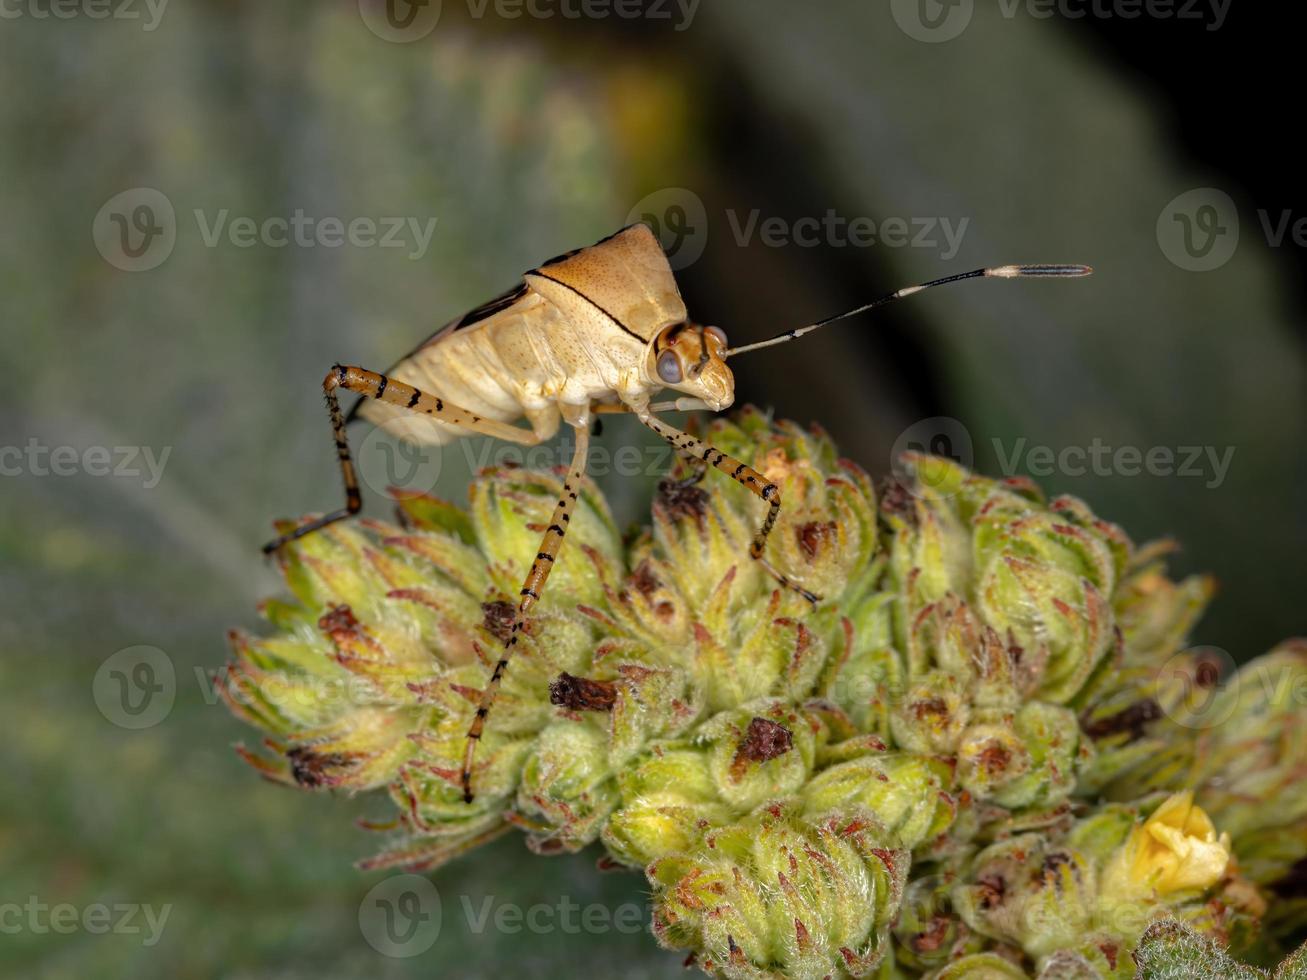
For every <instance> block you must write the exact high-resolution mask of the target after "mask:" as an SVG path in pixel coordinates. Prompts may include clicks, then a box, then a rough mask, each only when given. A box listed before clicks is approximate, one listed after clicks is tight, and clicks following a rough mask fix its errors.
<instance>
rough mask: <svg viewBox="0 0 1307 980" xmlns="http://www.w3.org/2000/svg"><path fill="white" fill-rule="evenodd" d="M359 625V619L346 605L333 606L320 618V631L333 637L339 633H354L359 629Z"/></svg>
mask: <svg viewBox="0 0 1307 980" xmlns="http://www.w3.org/2000/svg"><path fill="white" fill-rule="evenodd" d="M358 625H359V621H358V619H357V618H356V617H355V616H354V613H353V611H352V610H351V609H350V608H349V606H346V605H339V606H332V607H331V608H330V609H328V610H327V611H326V612H325V613H323V614H322V615H321V616H320V617H318V629H320V630H322V631H323V632H324V633H327V634H329V635H331V636H334V635H335V634H337V633H352V632H353V631H354V630H356V629H358Z"/></svg>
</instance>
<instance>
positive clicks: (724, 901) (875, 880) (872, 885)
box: [649, 804, 908, 980]
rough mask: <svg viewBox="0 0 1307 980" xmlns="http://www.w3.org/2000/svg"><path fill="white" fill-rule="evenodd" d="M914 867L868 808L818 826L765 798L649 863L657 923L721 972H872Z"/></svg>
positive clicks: (671, 943) (670, 940)
mask: <svg viewBox="0 0 1307 980" xmlns="http://www.w3.org/2000/svg"><path fill="white" fill-rule="evenodd" d="M907 867H908V855H907V853H906V852H904V851H896V850H887V849H885V848H883V847H880V846H879V834H878V832H877V828H876V827H875V822H874V820H873V818H872V817H871V816H870V815H869V814H866V813H862V812H860V811H858V810H856V809H851V810H848V811H845V812H843V813H839V814H830V815H828V816H827V817H826V818H824V819H823V820H821V821H820V822H817V823H812V822H808V821H805V820H803V819H801V818H800V817H799V816H798V814H797V813H796V811H795V810H794V809H793V808H792V807H787V806H784V805H780V804H769V805H767V806H765V807H762V808H760V809H759V810H757V811H755V812H754V813H753V814H751V815H750V816H749V817H747V818H745V819H744V820H742V821H740V822H739V823H736V824H732V825H730V826H728V827H724V828H720V829H716V830H713V831H710V832H709V833H708V834H707V835H706V837H705V838H704V840H703V843H702V845H701V846H700V847H699V848H698V849H696V850H695V851H692V852H689V853H686V854H678V855H673V856H670V857H667V858H664V859H662V860H660V861H658V862H656V863H655V864H654V865H652V866H651V867H650V869H649V880H650V882H651V883H652V884H653V886H654V902H655V908H654V931H655V934H656V935H657V936H658V939H659V941H660V942H661V943H662V944H663V945H664V946H668V947H671V948H673V949H687V948H688V949H692V950H695V951H696V954H697V957H698V961H699V965H700V966H701V967H702V968H703V969H704V970H705V971H707V972H709V973H713V974H715V975H719V976H723V977H729V978H735V977H777V978H780V977H785V978H790V980H807V978H811V980H819V978H823V977H834V976H866V975H867V974H868V973H870V972H871V971H872V970H873V969H874V968H875V967H876V966H877V965H878V964H879V963H880V962H881V960H882V959H883V958H884V956H885V954H886V950H887V948H888V944H889V923H890V922H891V921H892V919H893V917H894V914H895V912H896V911H897V910H898V906H899V901H900V898H901V895H902V890H903V882H904V880H905V878H906V875H907Z"/></svg>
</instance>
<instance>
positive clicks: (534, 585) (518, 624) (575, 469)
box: [462, 418, 590, 803]
mask: <svg viewBox="0 0 1307 980" xmlns="http://www.w3.org/2000/svg"><path fill="white" fill-rule="evenodd" d="M569 421H571V420H569ZM572 431H573V432H574V433H575V434H576V448H575V449H574V450H573V451H572V465H571V467H570V468H569V469H568V471H567V477H566V478H565V479H564V480H563V492H562V494H561V495H560V496H559V498H558V503H557V504H556V505H555V507H554V516H553V517H552V518H551V519H550V521H549V527H548V529H547V530H546V531H545V536H544V538H543V539H542V540H541V542H540V550H539V551H538V552H537V553H536V556H535V560H534V561H532V562H531V570H530V571H529V572H528V573H527V576H526V581H525V582H523V583H522V591H521V592H520V593H518V600H517V612H516V614H515V615H514V616H513V625H512V627H511V629H510V630H509V634H508V639H507V640H505V641H504V648H503V650H502V651H501V652H500V655H499V661H498V662H497V663H496V664H495V669H494V671H493V673H491V675H490V680H489V682H487V684H486V686H485V688H484V689H483V690H482V691H481V700H480V702H479V703H478V704H477V710H476V715H475V716H474V717H473V719H472V726H471V727H470V728H469V729H468V730H467V746H466V747H465V748H464V751H463V772H462V781H463V800H464V801H465V802H467V803H471V802H472V800H473V798H474V796H473V793H472V764H473V761H474V759H475V756H476V748H477V743H478V742H480V741H481V736H482V735H483V734H484V732H485V727H486V718H487V716H488V715H489V714H490V709H491V708H492V707H494V704H495V698H496V697H497V696H498V694H499V686H500V685H501V684H502V683H503V681H504V672H505V671H506V670H507V669H508V662H509V660H510V659H511V658H512V656H513V647H515V646H517V641H518V638H519V636H520V634H521V632H522V627H523V625H524V624H525V622H526V615H527V613H528V612H530V611H531V607H532V606H534V605H535V604H536V603H537V602H539V601H540V595H541V593H542V592H543V591H544V588H545V582H547V581H548V580H549V573H550V572H551V571H553V568H554V562H556V561H557V560H558V552H559V549H560V548H562V546H563V538H564V537H565V536H566V534H567V526H568V524H569V523H571V520H572V510H573V508H575V506H576V495H577V492H578V491H579V490H580V488H581V479H582V477H583V476H584V475H585V463H586V456H587V454H588V453H589V450H590V423H589V419H588V418H582V419H580V420H577V421H573V422H572Z"/></svg>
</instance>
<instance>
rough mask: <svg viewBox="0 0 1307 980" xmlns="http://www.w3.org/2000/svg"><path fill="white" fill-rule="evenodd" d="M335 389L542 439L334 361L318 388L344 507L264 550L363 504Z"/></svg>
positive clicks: (494, 431)
mask: <svg viewBox="0 0 1307 980" xmlns="http://www.w3.org/2000/svg"><path fill="white" fill-rule="evenodd" d="M337 388H344V389H345V390H347V391H354V392H358V393H359V394H361V395H365V396H367V397H369V398H376V399H379V400H381V401H384V402H388V403H389V404H391V405H398V406H400V407H401V408H407V409H409V410H411V411H413V412H417V413H419V414H425V415H430V416H432V417H433V418H437V419H439V420H440V421H441V422H447V423H449V424H450V425H454V426H458V427H459V428H460V429H467V430H469V431H471V432H478V433H481V434H482V435H487V436H493V437H495V438H496V439H503V440H506V441H508V442H515V443H518V444H519V445H523V446H531V445H535V444H536V443H538V442H540V440H541V438H542V434H540V433H538V432H535V431H532V430H530V429H523V428H519V427H518V426H516V425H509V424H508V423H506V422H499V421H496V420H495V419H487V418H482V417H481V416H479V415H476V414H474V413H472V412H469V411H468V410H467V409H464V408H459V407H458V406H457V405H453V404H450V403H449V402H447V401H444V400H443V399H441V398H438V397H437V396H435V395H428V394H427V393H426V392H423V391H419V390H418V389H417V388H414V387H413V386H412V385H410V384H405V383H404V382H403V381H395V380H393V379H391V378H387V377H386V376H385V375H384V374H377V372H375V371H368V370H365V369H364V368H360V367H344V366H343V365H340V364H337V365H336V366H335V367H333V368H332V369H331V371H330V372H328V374H327V376H326V378H324V379H323V381H322V391H323V393H324V394H325V395H326V397H327V411H328V413H329V414H330V415H331V432H332V435H333V436H334V437H335V439H336V458H337V459H339V460H340V475H341V478H342V479H343V480H344V481H345V506H344V507H342V508H340V509H339V510H333V511H332V512H331V513H329V514H324V515H322V516H321V517H319V518H317V519H315V520H312V521H309V522H308V523H307V524H302V525H300V526H299V527H297V528H295V530H293V531H290V532H289V533H287V534H283V535H282V536H281V537H279V538H277V539H276V540H275V541H269V542H268V543H267V544H265V545H264V546H263V552H264V554H270V553H272V552H274V551H276V550H277V549H278V548H280V547H281V546H282V545H284V544H285V543H286V542H288V541H294V540H295V539H296V538H302V537H304V535H306V534H311V533H312V532H314V531H317V530H318V529H320V528H324V527H326V526H327V525H328V524H334V523H335V522H336V521H340V520H344V519H345V518H346V517H349V516H350V515H352V514H357V513H358V512H359V510H360V509H362V507H363V498H362V496H361V495H360V494H359V481H358V473H357V471H356V470H355V468H354V459H353V457H352V456H351V455H350V451H349V441H348V439H346V437H345V417H344V415H342V414H341V411H340V400H339V399H338V398H337V397H336V389H337Z"/></svg>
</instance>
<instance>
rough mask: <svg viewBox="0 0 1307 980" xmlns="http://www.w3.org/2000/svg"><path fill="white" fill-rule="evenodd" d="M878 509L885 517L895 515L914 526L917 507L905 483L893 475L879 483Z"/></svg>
mask: <svg viewBox="0 0 1307 980" xmlns="http://www.w3.org/2000/svg"><path fill="white" fill-rule="evenodd" d="M877 496H878V497H879V498H880V509H881V512H882V513H883V514H885V516H886V517H897V518H899V519H900V520H902V521H904V522H905V523H906V524H907V525H908V526H909V527H916V524H917V508H916V505H915V504H914V503H913V500H912V491H911V490H909V489H908V486H907V484H906V483H904V482H903V481H902V480H898V479H895V478H893V477H891V478H889V479H888V480H886V481H885V482H884V483H883V484H881V488H880V493H879V494H877Z"/></svg>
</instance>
